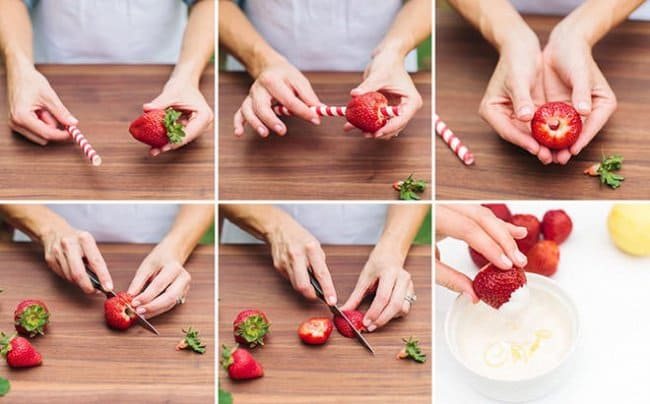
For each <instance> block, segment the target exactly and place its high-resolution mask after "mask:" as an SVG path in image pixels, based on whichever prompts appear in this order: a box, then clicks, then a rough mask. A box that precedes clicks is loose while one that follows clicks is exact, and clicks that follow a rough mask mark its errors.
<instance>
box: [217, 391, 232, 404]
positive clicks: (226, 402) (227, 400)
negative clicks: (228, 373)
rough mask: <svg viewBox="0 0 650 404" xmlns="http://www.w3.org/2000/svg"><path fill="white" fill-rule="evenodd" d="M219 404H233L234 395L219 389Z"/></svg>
mask: <svg viewBox="0 0 650 404" xmlns="http://www.w3.org/2000/svg"><path fill="white" fill-rule="evenodd" d="M217 402H218V403H219V404H232V394H231V393H230V392H228V391H225V390H221V389H219V401H217Z"/></svg>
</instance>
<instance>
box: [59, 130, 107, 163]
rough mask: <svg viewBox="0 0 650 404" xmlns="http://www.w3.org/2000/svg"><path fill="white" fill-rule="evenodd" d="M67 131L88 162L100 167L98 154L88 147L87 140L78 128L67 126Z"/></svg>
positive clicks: (100, 159) (100, 161)
mask: <svg viewBox="0 0 650 404" xmlns="http://www.w3.org/2000/svg"><path fill="white" fill-rule="evenodd" d="M67 130H68V133H69V134H70V136H72V138H73V139H74V141H75V142H76V143H77V144H78V145H79V147H81V150H82V151H83V152H84V154H85V155H86V158H87V159H88V161H90V163H91V164H92V165H94V166H100V165H102V158H101V157H99V154H97V152H96V151H95V149H94V148H93V147H92V146H91V145H90V143H88V140H87V139H86V137H85V136H84V135H83V134H82V133H81V131H80V130H79V128H77V127H76V126H74V125H72V126H68V128H67Z"/></svg>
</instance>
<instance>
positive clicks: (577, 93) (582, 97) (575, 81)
mask: <svg viewBox="0 0 650 404" xmlns="http://www.w3.org/2000/svg"><path fill="white" fill-rule="evenodd" d="M571 84H572V85H573V91H572V93H571V103H572V104H573V107H574V108H575V109H576V110H578V113H579V114H580V115H587V114H589V113H590V112H591V85H590V78H589V75H588V74H576V75H575V76H574V77H573V78H572V79H571Z"/></svg>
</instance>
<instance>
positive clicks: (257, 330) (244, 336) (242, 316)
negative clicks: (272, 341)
mask: <svg viewBox="0 0 650 404" xmlns="http://www.w3.org/2000/svg"><path fill="white" fill-rule="evenodd" d="M232 325H233V332H234V333H235V341H237V342H239V343H240V344H244V345H245V346H247V347H250V348H254V347H256V346H257V345H264V338H265V337H266V334H268V333H269V327H270V326H271V323H270V322H269V319H268V318H267V317H266V314H264V312H262V311H260V310H254V309H253V310H244V311H242V312H240V313H239V314H237V317H235V321H233V322H232Z"/></svg>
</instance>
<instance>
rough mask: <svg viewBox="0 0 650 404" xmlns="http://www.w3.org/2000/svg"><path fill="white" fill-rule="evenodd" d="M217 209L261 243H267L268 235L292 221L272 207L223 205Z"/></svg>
mask: <svg viewBox="0 0 650 404" xmlns="http://www.w3.org/2000/svg"><path fill="white" fill-rule="evenodd" d="M219 209H220V210H221V213H222V214H223V216H225V217H226V218H227V219H228V220H230V221H231V222H233V223H234V224H236V225H237V226H239V227H240V228H241V229H242V230H244V231H245V232H247V233H249V234H251V235H252V236H253V237H255V238H257V239H259V240H262V241H268V238H269V235H270V234H272V233H274V232H275V230H276V229H277V228H278V227H280V226H282V223H283V222H285V223H286V221H287V220H290V221H293V218H292V217H291V216H289V214H287V213H286V212H285V211H283V210H282V209H280V208H277V207H275V206H273V205H258V204H254V205H236V204H224V205H221V206H220V207H219Z"/></svg>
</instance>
